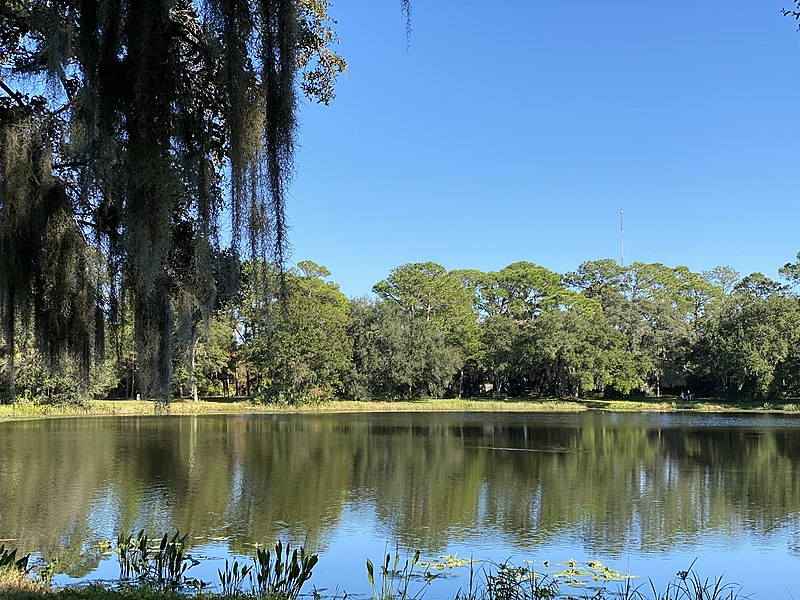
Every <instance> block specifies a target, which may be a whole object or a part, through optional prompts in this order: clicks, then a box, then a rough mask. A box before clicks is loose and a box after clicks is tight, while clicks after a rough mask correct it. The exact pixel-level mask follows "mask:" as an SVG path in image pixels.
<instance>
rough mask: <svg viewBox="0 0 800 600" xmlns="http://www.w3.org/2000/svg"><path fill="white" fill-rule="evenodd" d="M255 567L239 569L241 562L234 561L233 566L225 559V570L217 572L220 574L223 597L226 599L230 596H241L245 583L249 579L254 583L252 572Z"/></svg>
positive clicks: (248, 566)
mask: <svg viewBox="0 0 800 600" xmlns="http://www.w3.org/2000/svg"><path fill="white" fill-rule="evenodd" d="M252 570H253V567H251V566H250V565H246V566H245V565H242V567H241V568H240V567H239V561H236V560H234V561H233V565H230V564H229V563H228V559H227V558H226V559H225V570H224V571H222V570H219V569H218V570H217V573H219V582H220V585H221V587H222V595H223V596H226V597H230V596H240V595H241V594H242V593H243V592H242V587H243V585H244V582H245V581H246V580H248V579H249V581H250V582H251V583H252V581H253V578H252V575H251V571H252Z"/></svg>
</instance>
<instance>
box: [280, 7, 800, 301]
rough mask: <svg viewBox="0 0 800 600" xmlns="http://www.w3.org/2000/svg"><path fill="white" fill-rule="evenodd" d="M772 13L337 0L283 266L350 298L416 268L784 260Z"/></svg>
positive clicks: (791, 55) (780, 26)
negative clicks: (322, 97)
mask: <svg viewBox="0 0 800 600" xmlns="http://www.w3.org/2000/svg"><path fill="white" fill-rule="evenodd" d="M789 5H790V0H759V1H753V0H729V1H726V2H722V1H719V0H677V1H675V2H662V3H655V2H644V3H643V2H633V1H617V0H609V1H605V2H588V1H586V0H576V1H574V2H564V1H562V0H539V1H533V0H527V1H510V0H503V1H502V2H486V1H485V0H481V1H478V0H416V1H415V2H414V11H413V34H412V38H411V41H410V47H409V48H408V49H406V39H405V34H404V23H403V20H402V14H401V11H400V3H399V1H396V0H338V1H337V2H335V3H334V5H333V7H332V9H331V13H332V15H333V16H334V18H336V19H337V20H338V22H339V23H338V26H337V30H338V32H339V35H340V37H341V44H340V46H339V50H340V52H341V53H342V54H343V55H344V56H345V57H346V58H347V60H348V61H349V71H348V73H347V74H346V75H345V76H343V77H342V79H341V80H340V82H339V84H338V88H337V98H336V99H335V100H334V101H333V103H332V104H331V106H329V107H324V106H317V105H311V104H308V105H306V106H304V108H303V110H302V112H301V123H300V130H299V142H300V148H299V152H298V157H297V164H296V167H297V169H296V176H295V179H294V182H293V185H292V189H291V197H290V201H289V207H288V213H289V219H290V224H291V227H292V230H291V242H292V245H293V254H292V258H293V260H295V261H299V260H303V259H311V260H314V261H316V262H318V263H320V264H323V265H325V266H327V267H328V268H329V269H330V270H331V271H332V280H333V281H336V282H337V283H339V284H340V285H341V288H342V290H343V291H344V292H345V293H346V294H347V295H349V296H358V295H364V294H368V293H369V292H370V290H371V288H372V286H373V285H374V284H375V283H376V282H377V281H379V280H380V279H383V278H385V277H386V276H387V274H388V273H389V271H390V270H391V269H392V268H393V267H396V266H398V265H401V264H404V263H407V262H417V261H426V260H431V261H434V262H438V263H440V264H442V265H443V266H445V267H446V268H448V269H457V268H477V269H481V270H484V271H490V270H497V269H500V268H502V267H504V266H505V265H507V264H509V263H511V262H514V261H517V260H527V261H531V262H535V263H537V264H540V265H543V266H545V267H547V268H549V269H552V270H553V271H556V272H559V273H564V272H566V271H569V270H573V269H575V268H576V267H577V266H578V264H580V263H581V262H582V261H584V260H592V259H599V258H607V257H610V258H616V259H619V209H620V206H622V207H623V208H624V214H625V262H626V264H627V263H630V262H633V261H643V262H662V263H664V264H666V265H669V266H676V265H686V266H688V267H689V268H691V269H692V270H695V271H703V270H708V269H711V268H713V267H715V266H718V265H730V266H731V267H733V268H734V269H736V270H737V271H739V272H741V273H742V274H743V275H746V274H748V273H750V272H753V271H761V272H763V273H764V274H766V275H768V276H770V277H777V269H778V268H779V267H780V266H782V265H783V264H784V263H786V262H790V261H793V260H794V256H795V254H796V253H797V252H798V251H800V202H798V197H799V196H800V133H799V132H798V129H800V128H798V126H797V124H796V119H797V118H798V114H800V33H798V32H797V31H796V23H795V22H794V21H792V20H790V19H788V18H785V17H782V16H781V14H780V9H781V8H782V7H788V6H789Z"/></svg>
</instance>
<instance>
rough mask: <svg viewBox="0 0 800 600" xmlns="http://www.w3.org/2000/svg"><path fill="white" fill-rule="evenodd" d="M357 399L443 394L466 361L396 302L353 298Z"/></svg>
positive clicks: (433, 327) (432, 326)
mask: <svg viewBox="0 0 800 600" xmlns="http://www.w3.org/2000/svg"><path fill="white" fill-rule="evenodd" d="M351 315H352V316H351V321H350V326H349V328H348V329H349V337H350V339H351V341H352V344H353V366H354V369H353V374H352V376H351V383H350V390H349V391H348V395H350V396H351V397H353V398H370V397H383V398H390V399H392V398H401V397H406V398H412V397H415V396H428V397H441V396H442V395H443V394H444V392H445V390H446V389H447V386H448V385H449V384H450V383H451V382H452V380H453V376H454V375H455V374H456V373H457V372H458V370H459V368H461V366H462V365H463V355H462V354H461V353H460V352H459V349H458V347H456V346H454V345H453V344H451V343H448V341H447V339H446V337H445V334H444V333H443V332H442V331H441V330H440V329H439V328H438V327H436V325H435V324H433V323H432V322H430V321H428V320H427V319H425V318H418V317H416V316H414V315H413V314H411V313H409V312H407V311H404V310H402V308H401V307H400V306H399V305H398V304H397V303H394V302H391V301H384V300H379V301H377V302H370V301H366V300H354V301H352V302H351Z"/></svg>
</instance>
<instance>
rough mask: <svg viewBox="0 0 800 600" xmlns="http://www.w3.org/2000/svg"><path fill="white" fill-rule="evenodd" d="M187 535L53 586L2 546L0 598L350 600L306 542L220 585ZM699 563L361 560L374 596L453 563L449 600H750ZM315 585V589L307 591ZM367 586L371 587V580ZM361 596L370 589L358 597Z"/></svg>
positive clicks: (426, 583) (259, 558)
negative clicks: (462, 578)
mask: <svg viewBox="0 0 800 600" xmlns="http://www.w3.org/2000/svg"><path fill="white" fill-rule="evenodd" d="M188 537H189V536H188V535H181V534H180V533H179V532H175V534H173V535H172V536H170V535H168V534H165V535H163V536H161V537H149V536H148V535H147V534H146V533H145V532H144V531H140V532H139V533H138V534H136V535H134V534H130V535H120V536H119V537H118V539H117V547H116V553H117V555H118V558H119V579H118V580H116V581H105V582H103V583H100V584H98V583H89V584H87V585H81V586H76V587H54V586H53V585H52V579H53V576H54V575H55V567H54V566H53V565H50V564H39V565H33V564H31V560H30V556H29V555H27V556H21V557H20V556H18V555H17V551H16V550H14V549H7V548H5V547H4V546H3V545H0V600H43V599H44V600H185V599H186V598H187V597H191V596H194V597H197V598H207V599H212V600H227V599H253V600H298V598H300V597H301V596H308V597H311V598H313V599H314V600H322V599H323V598H324V597H328V598H333V599H335V600H346V599H347V597H348V594H347V593H346V592H341V593H339V592H337V593H335V594H334V595H333V596H323V595H322V593H320V592H319V591H318V590H317V589H316V588H314V587H313V586H310V585H309V582H310V580H311V577H312V574H313V569H314V567H315V566H316V565H317V563H318V556H317V555H316V554H309V553H306V551H305V549H304V548H303V547H302V546H301V547H298V548H294V549H292V548H291V547H290V546H289V545H288V544H287V545H284V544H283V543H282V542H281V541H278V542H277V543H276V544H275V546H274V548H272V549H263V548H256V551H255V554H254V555H253V556H252V558H251V560H250V561H244V560H243V561H242V562H239V560H238V559H235V560H233V561H232V562H231V561H230V560H227V559H226V561H225V566H224V568H221V569H218V571H217V576H218V581H217V582H207V581H201V580H199V579H196V578H194V577H192V576H191V575H190V574H189V573H187V571H188V570H189V568H190V567H191V565H192V564H193V560H192V559H191V558H190V557H188V556H187V555H186V540H187V539H188ZM694 567H695V563H694V562H693V563H692V564H691V565H689V567H688V569H687V570H685V571H680V572H678V573H677V574H676V575H675V577H674V578H673V579H672V580H671V581H670V582H669V583H667V584H666V586H665V587H663V588H660V589H659V588H657V586H656V585H655V584H653V583H652V581H649V580H644V579H642V578H640V577H636V576H632V575H630V574H624V573H623V572H622V571H617V570H614V569H611V568H609V567H608V566H606V565H604V564H602V563H600V562H598V561H589V562H587V563H580V562H577V561H575V560H568V561H566V562H564V563H558V564H550V563H548V562H546V561H545V562H543V563H542V564H541V566H540V567H536V568H534V566H533V563H529V562H527V561H526V562H525V563H524V564H523V565H514V564H510V563H493V562H479V561H474V560H468V559H460V558H457V557H452V556H446V557H440V558H439V559H437V560H435V561H430V562H426V561H424V560H422V559H421V555H420V552H419V551H417V552H415V553H413V554H412V553H404V552H403V551H401V550H400V549H396V550H395V551H394V553H387V554H386V556H385V557H384V558H383V559H382V560H381V561H380V562H379V563H378V564H377V565H376V564H375V563H373V562H372V561H371V560H370V559H367V560H366V562H365V569H366V584H368V585H369V590H370V591H369V593H368V594H367V595H366V597H367V598H369V597H370V596H371V598H372V600H420V599H421V598H422V597H423V596H425V595H428V596H429V597H442V596H441V595H440V594H439V595H437V593H436V589H435V588H436V582H437V580H439V579H442V578H444V577H446V574H447V573H448V572H451V571H452V570H455V569H467V570H468V583H466V584H465V585H464V586H463V587H462V588H460V589H459V590H458V591H457V592H455V593H454V594H452V593H450V594H448V596H446V597H452V599H453V600H540V599H542V600H559V599H561V600H606V599H607V600H611V599H621V600H737V599H744V598H751V597H753V596H751V595H744V594H743V593H742V591H741V588H740V587H739V586H738V585H736V584H733V583H728V582H723V580H722V577H718V578H710V579H709V578H703V577H701V576H700V575H699V574H698V572H697V571H696V570H695V568H694ZM309 587H310V589H309ZM365 587H366V585H365ZM356 597H358V598H363V597H364V595H358V596H356Z"/></svg>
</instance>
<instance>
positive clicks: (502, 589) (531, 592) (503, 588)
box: [485, 563, 559, 600]
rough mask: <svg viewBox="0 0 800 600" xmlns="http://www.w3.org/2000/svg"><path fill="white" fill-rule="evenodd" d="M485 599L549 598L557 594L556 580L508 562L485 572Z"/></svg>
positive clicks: (546, 599) (537, 599) (540, 599)
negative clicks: (494, 569) (492, 570)
mask: <svg viewBox="0 0 800 600" xmlns="http://www.w3.org/2000/svg"><path fill="white" fill-rule="evenodd" d="M485 579H486V593H485V598H486V599H487V600H549V599H551V598H557V597H558V596H559V585H558V582H557V581H556V580H555V579H553V578H552V577H550V576H549V575H546V574H542V573H537V572H536V571H534V570H533V569H530V568H528V567H518V566H515V565H510V564H508V563H502V564H500V565H497V570H496V571H494V572H491V571H489V572H485Z"/></svg>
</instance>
